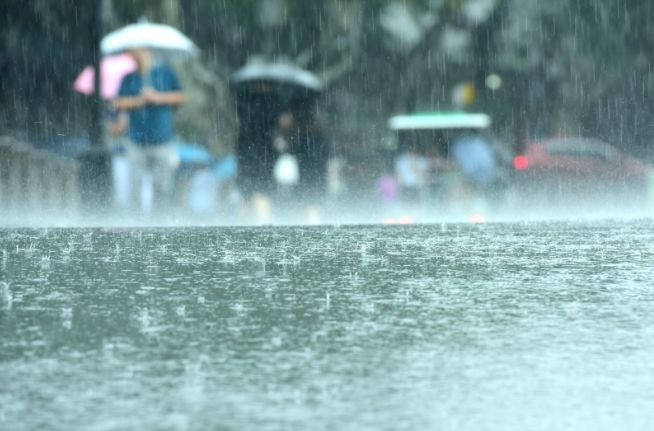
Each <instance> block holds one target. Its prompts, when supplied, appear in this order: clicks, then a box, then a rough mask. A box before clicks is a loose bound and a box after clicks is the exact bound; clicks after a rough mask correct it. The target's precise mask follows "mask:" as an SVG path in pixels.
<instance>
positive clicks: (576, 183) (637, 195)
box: [513, 138, 654, 215]
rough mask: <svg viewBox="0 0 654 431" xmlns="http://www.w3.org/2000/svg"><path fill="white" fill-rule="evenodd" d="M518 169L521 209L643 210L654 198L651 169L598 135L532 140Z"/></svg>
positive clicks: (517, 201) (516, 189)
mask: <svg viewBox="0 0 654 431" xmlns="http://www.w3.org/2000/svg"><path fill="white" fill-rule="evenodd" d="M513 167H514V169H515V171H514V174H515V178H514V180H515V181H514V182H513V184H514V185H515V186H514V192H515V193H514V195H513V197H514V203H515V204H516V207H515V208H516V209H522V210H527V211H530V210H531V211H534V210H535V211H542V210H548V209H553V210H564V211H568V210H570V211H571V212H572V211H574V210H591V209H592V210H595V211H597V212H598V213H600V214H601V213H602V210H606V212H610V213H615V212H616V211H622V210H629V211H637V212H639V213H644V212H646V211H647V210H648V209H649V208H650V202H651V201H652V198H653V197H654V195H653V194H652V190H651V186H652V180H651V179H652V178H653V177H652V173H653V172H654V171H653V170H652V167H651V166H650V165H649V164H647V163H645V162H643V161H641V160H639V159H637V158H635V157H633V156H630V155H627V154H625V153H623V152H621V151H619V150H618V149H616V148H615V147H612V146H611V145H609V144H607V143H605V142H602V141H599V140H596V139H588V138H553V139H547V140H543V141H537V142H532V143H529V144H528V145H527V146H526V147H525V151H524V152H523V153H522V154H520V155H518V156H516V157H515V158H514V159H513ZM571 215H572V214H571ZM581 215H586V214H585V213H584V214H581Z"/></svg>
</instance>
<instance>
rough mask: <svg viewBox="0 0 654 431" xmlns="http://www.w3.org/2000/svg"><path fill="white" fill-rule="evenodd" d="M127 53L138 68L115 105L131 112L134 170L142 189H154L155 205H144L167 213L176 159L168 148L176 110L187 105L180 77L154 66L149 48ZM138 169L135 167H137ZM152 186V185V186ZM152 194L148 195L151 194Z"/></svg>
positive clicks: (125, 82) (163, 66)
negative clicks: (139, 168)
mask: <svg viewBox="0 0 654 431" xmlns="http://www.w3.org/2000/svg"><path fill="white" fill-rule="evenodd" d="M128 53H129V54H130V55H131V56H132V57H133V58H134V60H135V61H136V63H137V65H138V69H137V70H136V71H135V72H132V73H130V74H128V75H126V76H125V77H124V78H123V80H122V83H121V85H120V90H119V92H118V97H117V98H116V99H115V100H114V102H113V106H114V108H115V109H116V110H118V111H126V112H128V113H129V123H128V129H127V135H128V137H129V138H130V140H131V141H132V143H133V146H131V148H129V149H128V153H131V157H130V158H131V159H132V160H133V161H134V162H135V163H133V165H137V166H140V167H141V168H142V169H141V170H140V172H139V170H138V169H137V170H135V171H134V172H139V173H140V175H136V178H137V179H138V180H140V181H138V182H137V184H138V183H140V184H141V187H140V189H141V190H149V189H152V193H153V194H154V196H153V198H154V199H153V202H152V203H150V202H147V200H149V199H146V202H143V203H144V210H146V211H148V210H150V207H151V206H155V207H157V208H158V209H159V210H161V211H165V210H166V209H168V207H170V205H171V204H172V196H173V187H174V174H175V169H176V165H175V158H174V149H173V148H172V147H171V145H169V142H170V141H171V139H172V138H173V108H174V107H176V106H178V105H181V104H182V103H183V102H184V93H183V92H182V88H181V86H180V84H179V80H178V79H177V76H176V75H175V73H174V72H173V70H172V69H171V68H170V67H169V66H168V65H166V64H163V63H161V64H155V63H154V60H153V56H152V53H151V51H150V50H149V49H147V48H132V49H130V50H129V51H128ZM137 166H135V167H137ZM149 183H151V186H150V185H149ZM148 194H149V193H148Z"/></svg>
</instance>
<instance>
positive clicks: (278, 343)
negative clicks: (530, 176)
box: [0, 220, 654, 431]
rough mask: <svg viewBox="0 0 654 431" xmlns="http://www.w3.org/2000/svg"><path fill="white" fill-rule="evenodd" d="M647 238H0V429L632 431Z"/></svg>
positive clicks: (275, 233)
mask: <svg viewBox="0 0 654 431" xmlns="http://www.w3.org/2000/svg"><path fill="white" fill-rule="evenodd" d="M653 244H654V223H652V222H651V221H647V220H644V221H624V220H623V221H594V222H581V221H580V222H558V223H543V222H540V223H536V222H534V223H507V224H480V225H472V224H434V225H422V226H421V225H413V226H354V227H348V226H342V227H331V226H315V227H248V228H209V227H207V228H159V229H156V228H151V229H149V228H140V229H129V228H124V229H122V228H121V229H117V228H116V229H109V228H107V229H4V230H0V429H2V430H4V429H6V430H16V431H19V430H37V429H50V430H122V429H148V430H173V429H175V430H177V429H179V430H206V429H226V430H230V429H261V430H278V429H298V430H300V429H301V430H305V429H312V430H320V429H340V430H348V429H352V430H354V429H356V430H362V429H363V430H365V429H370V430H403V429H406V430H416V429H441V430H480V429H486V430H525V429H529V430H538V429H575V430H597V429H623V430H641V429H642V430H647V429H651V423H652V421H654V414H652V413H649V412H652V411H654V392H653V390H652V388H654V365H653V363H652V361H651V358H652V357H653V356H654V314H653V313H652V312H651V310H652V306H653V305H654V290H653V289H652V284H651V280H652V279H654V266H653V265H652V262H653V261H654V245H653Z"/></svg>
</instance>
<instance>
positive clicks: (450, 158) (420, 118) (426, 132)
mask: <svg viewBox="0 0 654 431" xmlns="http://www.w3.org/2000/svg"><path fill="white" fill-rule="evenodd" d="M490 124H491V118H490V117H489V116H488V115H486V114H483V113H465V112H422V113H415V114H410V115H399V116H395V117H392V118H391V119H390V120H389V127H390V128H391V129H392V130H394V131H396V132H397V146H396V150H395V151H394V154H393V157H394V168H395V169H394V170H395V177H396V180H397V182H398V183H399V190H400V193H399V199H400V202H401V203H402V204H404V206H403V210H404V211H408V212H414V213H420V214H421V217H419V218H423V219H426V220H433V219H442V218H452V217H454V218H461V217H465V218H470V217H475V218H477V219H485V214H486V213H487V212H489V211H491V210H492V208H494V207H495V206H496V204H497V203H498V202H499V201H501V199H502V194H503V190H504V189H505V185H506V181H507V173H508V172H509V171H510V169H509V167H510V164H511V156H510V155H508V153H507V151H506V148H507V147H505V146H504V145H502V144H501V143H499V142H498V141H497V140H495V139H494V138H493V137H492V135H491V134H490V133H489V131H488V129H489V126H490ZM411 169H413V171H411Z"/></svg>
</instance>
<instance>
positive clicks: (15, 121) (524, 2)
mask: <svg viewBox="0 0 654 431" xmlns="http://www.w3.org/2000/svg"><path fill="white" fill-rule="evenodd" d="M653 9H654V5H653V4H652V3H651V2H647V1H640V0H615V1H608V2H598V1H595V0H577V1H574V2H570V1H566V0H550V1H547V2H542V1H537V0H404V1H392V0H388V1H379V0H356V1H340V0H333V1H332V0H328V1H321V2H307V1H303V0H266V1H259V0H224V1H213V0H165V1H164V0H104V1H87V2H77V1H73V0H61V1H57V2H53V1H48V0H31V1H29V2H27V3H26V2H24V1H19V0H4V1H3V2H2V6H0V10H1V11H2V13H0V19H1V20H2V24H1V25H0V46H2V49H1V50H0V76H1V79H0V101H1V103H0V136H3V137H4V138H3V139H11V140H12V142H14V141H15V142H20V143H21V145H23V144H24V145H26V146H28V147H30V148H36V149H39V150H44V151H47V152H54V153H56V154H57V155H58V156H64V157H73V158H74V157H77V156H78V155H79V153H80V152H82V151H83V150H84V149H87V147H89V146H91V147H92V146H93V142H92V141H94V137H93V132H92V131H93V128H94V127H95V126H94V121H97V118H96V117H95V116H94V115H95V114H94V112H96V107H97V104H98V103H102V102H100V101H99V99H98V98H94V97H89V96H87V95H84V94H82V93H80V92H77V91H74V90H73V87H72V83H73V82H74V81H75V78H76V77H77V76H78V74H79V73H80V71H81V70H83V69H84V68H85V67H86V66H87V65H89V64H93V63H94V62H96V61H97V57H98V56H99V55H100V54H99V49H98V46H97V44H98V40H99V36H102V35H104V34H106V33H108V32H110V31H112V30H115V29H118V28H120V27H122V26H124V25H127V24H129V23H133V22H136V21H138V20H139V19H142V18H146V19H148V20H149V21H151V22H157V23H164V24H169V25H171V26H174V27H176V28H178V29H180V30H181V31H182V32H183V33H184V34H186V35H187V36H188V37H189V38H190V39H192V40H193V41H194V42H195V44H196V45H197V47H198V48H199V50H200V53H201V54H200V55H199V56H198V57H197V58H195V59H192V60H187V61H179V62H175V63H174V64H173V66H174V68H175V70H176V71H177V73H178V75H179V78H180V81H181V82H182V83H183V87H184V91H185V94H186V102H185V103H184V105H183V106H181V107H180V108H179V109H178V111H177V113H176V116H175V121H176V132H177V135H178V137H179V140H180V141H181V142H189V143H193V144H197V145H200V146H201V147H202V148H204V149H206V150H207V151H209V152H210V153H211V154H212V155H214V156H215V157H216V158H217V159H220V158H223V157H227V156H229V155H230V154H232V153H233V152H234V151H235V148H236V143H237V140H238V135H239V131H238V127H239V120H238V113H237V107H236V103H235V98H234V97H233V95H232V94H231V93H230V77H231V76H232V74H233V73H234V72H235V71H236V70H238V69H239V68H241V67H243V65H245V64H247V63H248V62H251V61H252V60H253V59H264V60H266V61H272V62H285V63H291V64H293V65H295V66H297V67H299V68H302V69H305V70H308V71H311V72H312V73H313V74H315V76H317V77H318V78H319V79H320V80H321V82H322V85H323V90H322V95H321V98H320V100H319V101H318V105H317V110H318V113H319V115H320V118H321V123H322V124H323V126H324V134H325V142H326V144H325V145H327V146H328V147H329V153H330V157H331V159H335V160H338V161H339V163H340V165H339V164H338V163H336V164H334V165H333V166H337V167H338V169H340V172H341V178H340V179H339V180H338V181H335V182H332V183H330V184H331V186H330V187H332V188H333V189H335V190H336V189H338V187H339V184H340V182H343V183H345V184H349V185H350V189H352V188H357V187H358V188H362V189H365V188H366V187H374V184H375V182H376V181H377V179H378V177H379V175H380V174H382V173H383V171H384V169H387V167H388V153H389V152H393V151H395V150H396V149H397V142H396V141H397V139H396V136H395V134H394V131H393V130H392V129H391V128H389V127H388V125H387V124H388V123H387V122H388V119H389V118H390V117H392V116H394V115H398V114H404V113H411V112H420V111H445V110H453V109H456V110H466V111H470V112H484V113H487V114H488V115H489V116H490V117H491V118H492V132H493V135H494V136H495V137H496V138H497V139H498V140H500V141H502V142H503V146H504V148H505V149H507V150H508V151H509V152H510V157H514V156H516V155H520V154H521V153H523V152H524V151H525V148H526V146H527V144H528V143H529V142H532V141H535V140H540V139H545V138H550V137H561V136H575V137H585V138H589V139H590V138H592V139H596V140H599V141H602V142H606V143H609V144H610V145H611V146H613V147H615V148H617V149H618V150H619V151H620V152H624V153H626V154H629V155H631V156H634V157H636V158H638V159H639V160H641V161H643V163H648V162H649V161H650V160H651V159H652V145H651V137H652V132H653V131H654V130H653V128H654V121H652V117H651V115H652V114H651V113H652V111H653V109H652V108H653V104H654V91H653V90H654V77H653V76H652V52H654V26H653V25H652V19H653V17H654V10H653ZM94 32H95V33H94ZM94 34H96V36H97V37H96V36H94ZM12 145H13V144H12ZM5 160H6V159H5ZM8 169H9V168H8V167H5V177H6V176H7V175H9V174H7V173H6V172H8ZM8 181H9V180H8V179H7V178H5V182H8ZM339 181H340V182H339ZM79 187H81V188H83V187H85V185H84V184H79ZM5 193H10V192H6V191H5ZM16 199H18V198H16ZM8 205H9V204H7V203H5V214H8V211H9V209H8V208H9V207H8ZM71 205H72V204H71ZM78 205H83V202H82V203H80V202H78ZM14 206H15V205H14Z"/></svg>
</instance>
